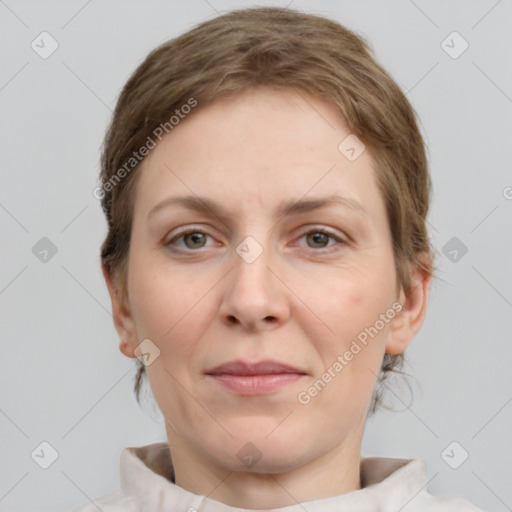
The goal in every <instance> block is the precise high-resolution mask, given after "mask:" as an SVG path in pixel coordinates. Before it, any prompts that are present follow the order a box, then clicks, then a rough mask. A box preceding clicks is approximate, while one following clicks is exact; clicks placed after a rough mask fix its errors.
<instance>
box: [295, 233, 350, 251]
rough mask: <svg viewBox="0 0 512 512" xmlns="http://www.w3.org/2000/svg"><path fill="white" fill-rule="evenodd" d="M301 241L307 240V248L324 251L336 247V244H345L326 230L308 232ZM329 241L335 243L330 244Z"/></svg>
mask: <svg viewBox="0 0 512 512" xmlns="http://www.w3.org/2000/svg"><path fill="white" fill-rule="evenodd" d="M300 239H301V240H302V239H305V240H306V244H307V247H309V248H311V249H324V248H326V247H330V246H332V245H335V244H336V243H342V244H343V243H345V242H344V240H342V239H341V238H339V237H338V236H336V235H334V234H333V233H330V232H329V231H326V230H324V229H314V230H311V231H308V232H307V233H304V234H303V235H302V237H301V238H300ZM329 239H331V240H332V241H333V242H332V243H329Z"/></svg>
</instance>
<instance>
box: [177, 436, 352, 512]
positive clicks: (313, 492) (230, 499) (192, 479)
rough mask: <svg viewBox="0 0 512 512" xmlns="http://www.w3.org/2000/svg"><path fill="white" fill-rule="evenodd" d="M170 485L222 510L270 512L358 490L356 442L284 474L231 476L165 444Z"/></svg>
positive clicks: (183, 447) (226, 470) (233, 473)
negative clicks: (170, 466)
mask: <svg viewBox="0 0 512 512" xmlns="http://www.w3.org/2000/svg"><path fill="white" fill-rule="evenodd" d="M169 446H170V447H171V454H172V461H173V466H174V472H175V482H176V484H177V485H179V486H180V487H182V488H183V489H185V490H187V491H189V492H192V493H194V494H198V495H202V496H206V497H208V498H209V499H211V500H215V501H218V502H221V503H224V504H225V505H228V506H231V507H238V508H246V509H256V510H258V509H272V508H280V507H286V506H290V505H297V504H299V503H305V502H308V501H314V500H319V499H323V498H329V497H332V496H339V495H341V494H346V493H349V492H353V491H356V490H358V489H361V481H360V473H359V471H360V449H361V440H360V439H358V440H356V441H355V442H350V440H348V439H345V440H344V442H343V443H342V444H340V445H339V446H336V447H334V448H333V449H331V450H330V451H329V452H328V453H325V454H322V455H320V456H319V457H317V458H315V459H313V460H311V461H309V462H306V463H305V464H301V465H299V466H297V467H295V468H293V469H290V470H288V471H285V472H273V471H271V469H270V468H268V470H267V471H265V472H264V473H255V472H249V471H232V470H230V469H229V468H227V467H225V466H224V467H223V466H221V465H220V464H216V463H214V462H212V460H211V459H208V458H204V457H203V456H202V455H201V454H199V453H198V452H196V451H194V450H193V448H191V447H190V446H187V445H186V444H185V443H184V442H183V441H182V440H181V439H180V440H178V439H176V438H175V437H173V438H172V439H169Z"/></svg>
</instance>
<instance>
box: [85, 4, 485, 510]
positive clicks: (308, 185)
mask: <svg viewBox="0 0 512 512" xmlns="http://www.w3.org/2000/svg"><path fill="white" fill-rule="evenodd" d="M101 178H102V185H101V187H98V189H97V190H96V192H95V193H96V195H97V197H99V198H101V199H102V205H103V209H104V212H105V214H106V217H107V221H108V227H109V231H108V234H107V237H106V240H105V242H104V244H103V247H102V252H101V256H102V268H103V273H104V276H105V280H106V283H107V286H108V289H109V293H110V296H111V299H112V308H113V315H114V319H115V324H116V328H117V331H118V333H119V337H120V349H121V351H122V352H123V353H124V354H125V355H126V356H128V357H132V358H138V360H139V365H140V368H139V372H138V375H137V380H136V386H135V389H136V392H137V394H138V392H139V389H140V384H141V379H142V378H143V377H144V375H146V376H147V378H148V381H149V384H150V386H151V390H152V393H153V395H154V397H155V400H156V402H157V404H158V406H159V408H160V410H161V412H162V415H163V417H164V419H165V427H166V432H167V438H168V442H167V443H159V444H154V445H150V446H145V447H138V448H127V449H125V450H124V452H123V454H122V457H121V489H120V490H119V491H117V492H115V493H112V494H109V495H107V496H105V497H103V498H101V499H99V500H96V502H95V504H93V503H90V504H89V505H86V506H84V507H83V508H81V509H80V511H82V512H87V511H92V510H97V508H100V509H101V510H103V511H104V512H106V511H110V510H112V511H113V510H116V511H121V510H122V511H136V510H148V511H149V510H151V511H164V510H184V511H185V510H190V511H194V510H198V511H212V512H213V511H223V510H229V511H234V510H239V509H242V510H244V509H251V510H261V509H264V510H270V509H271V510H275V509H284V510H286V512H299V511H300V510H308V511H312V510H318V511H320V510H322V511H331V510H332V511H334V510H336V511H339V510H347V511H348V510H350V511H351V512H354V511H365V512H368V511H372V510H386V511H388V510H389V511H397V510H402V511H411V510H415V511H418V510H422V511H423V510H450V511H452V510H463V511H475V510H478V509H477V508H476V507H474V506H473V505H471V504H470V503H468V502H467V501H465V500H463V499H458V498H440V497H434V496H432V495H431V494H429V492H428V491H427V489H426V484H427V479H426V468H425V464H424V462H423V461H422V460H420V459H417V460H405V459H391V458H364V457H363V458H362V457H361V440H362V436H363V431H364V426H365V422H366V419H367V416H368V415H369V414H371V413H373V412H374V411H375V410H376V409H377V408H378V407H379V405H380V394H381V388H380V387H379V384H380V383H381V382H382V380H383V379H384V378H385V377H386V376H387V375H388V374H389V373H390V372H393V371H400V368H401V364H402V360H403V353H404V352H405V350H406V349H407V347H408V346H409V344H410V342H411V341H412V339H413V337H414V335H415V334H416V333H417V332H418V330H419V329H420V328H421V325H422V323H423V320H424V317H425V312H426V307H427V297H428V290H429V284H430V279H431V276H432V274H433V269H434V264H433V251H432V249H431V245H430V241H429V237H428V232H427V228H426V217H427V213H428V207H429V197H430V177H429V174H428V167H427V161H426V156H425V149H424V144H423V140H422V138H421V135H420V133H419V130H418V127H417V123H416V117H415V113H414V111H413V109H412V107H411V105H410V104H409V102H408V101H407V99H406V98H405V96H404V94H403V93H402V92H401V91H400V89H399V87H398V86H397V85H396V84H395V82H394V81H393V80H392V78H391V77H390V76H389V75H388V74H387V73H386V71H385V70H383V69H382V67H380V65H379V64H378V63H377V62H376V61H375V60H374V58H373V56H372V55H371V51H370V50H369V48H368V46H367V44H366V43H365V42H364V41H363V40H362V39H361V38H360V37H358V36H356V35H355V34H354V33H353V32H351V31H349V30H347V29H346V28H344V27H342V26H340V25H339V24H337V23H335V22H333V21H330V20H327V19H324V18H321V17H317V16H312V15H306V14H303V13H299V12H296V11H292V10H279V9H274V8H260V9H246V10H242V11H234V12H231V13H228V14H226V15H223V16H220V17H218V18H216V19H214V20H211V21H208V22H206V23H203V24H201V25H199V26H197V27H196V28H194V29H193V30H191V31H189V32H188V33H186V34H184V35H182V36H181V37H178V38H177V39H174V40H171V41H169V42H167V43H165V44H164V45H162V46H161V47H159V48H157V49H156V50H154V51H153V52H151V53H150V55H149V56H148V57H147V58H146V59H145V61H144V62H143V63H142V64H141V65H140V66H139V68H138V69H137V70H136V71H135V73H134V74H133V75H132V77H131V78H130V79H129V81H128V82H127V84H126V85H125V87H124V89H123V91H122V93H121V95H120V98H119V101H118V103H117V106H116V109H115V112H114V116H113V120H112V123H111V126H110V128H109V130H108V133H107V136H106V138H105V145H104V152H103V158H102V171H101Z"/></svg>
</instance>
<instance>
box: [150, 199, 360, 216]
mask: <svg viewBox="0 0 512 512" xmlns="http://www.w3.org/2000/svg"><path fill="white" fill-rule="evenodd" d="M172 205H178V206H182V207H184V208H188V209H189V210H194V211H196V212H198V213H204V214H210V215H214V216H215V217H218V218H220V219H226V218H228V217H229V214H228V212H227V211H226V210H225V208H224V207H223V206H222V205H221V204H220V203H217V202H215V201H213V200H211V199H208V198H207V197H200V196H193V195H189V196H175V197H168V198H167V199H164V200H163V201H161V202H160V203H158V204H157V205H156V206H154V207H153V208H152V209H151V210H150V212H149V213H148V216H147V219H149V218H150V217H152V216H153V215H154V214H156V213H157V212H158V211H160V210H162V209H164V208H168V207H169V206H172ZM332 205H342V206H345V207H347V208H349V209H350V210H352V211H354V212H355V213H358V214H359V215H361V216H363V217H366V216H368V212H367V211H366V210H365V209H364V208H363V206H362V205H361V203H359V202H358V201H356V200H355V199H352V198H349V197H342V196H339V195H330V196H326V197H313V198H309V199H298V200H297V199H291V200H288V201H282V202H281V203H280V204H279V206H278V207H277V209H276V210H275V212H274V216H275V217H276V218H281V217H284V216H287V215H297V214H299V213H307V212H310V211H313V210H317V209H319V208H325V207H327V206H332Z"/></svg>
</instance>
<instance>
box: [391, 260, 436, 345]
mask: <svg viewBox="0 0 512 512" xmlns="http://www.w3.org/2000/svg"><path fill="white" fill-rule="evenodd" d="M430 277H431V276H430V273H429V272H427V271H425V270H423V269H421V268H420V267H415V268H414V270H413V272H412V275H411V290H410V292H409V293H408V294H407V295H406V294H405V292H404V290H403V288H402V289H401V291H400V298H399V302H400V304H401V305H402V310H401V311H400V312H398V313H397V315H396V316H395V317H394V318H393V320H392V321H391V323H390V330H389V335H388V341H387V343H386V353H387V354H402V353H404V352H405V351H406V349H407V348H408V347H409V345H410V343H411V341H412V340H413V338H414V336H415V335H416V333H417V332H418V331H419V330H420V329H421V326H422V325H423V321H424V320H425V316H426V313H427V302H428V293H429V288H430Z"/></svg>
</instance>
